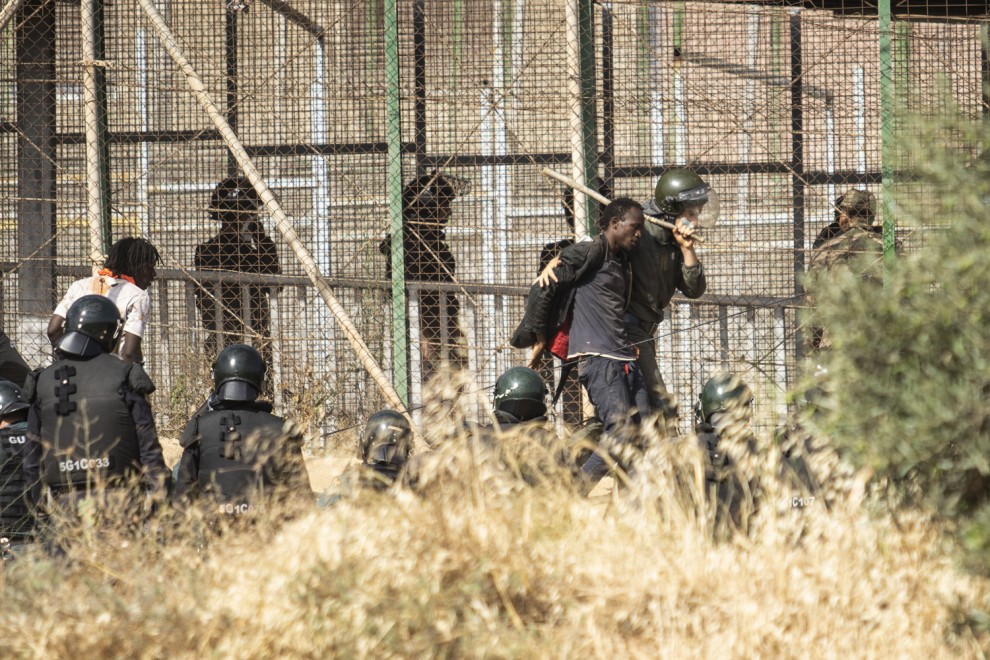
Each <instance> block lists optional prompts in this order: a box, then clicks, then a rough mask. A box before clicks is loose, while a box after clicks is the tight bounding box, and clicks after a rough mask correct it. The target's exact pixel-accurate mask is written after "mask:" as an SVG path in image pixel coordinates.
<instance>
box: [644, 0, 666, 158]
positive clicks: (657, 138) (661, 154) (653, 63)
mask: <svg viewBox="0 0 990 660" xmlns="http://www.w3.org/2000/svg"><path fill="white" fill-rule="evenodd" d="M647 16H648V20H649V30H650V68H649V71H650V79H649V81H648V83H647V84H648V86H649V90H650V156H651V161H652V165H653V166H654V167H662V166H664V165H666V162H667V160H666V159H667V154H666V149H665V148H664V139H665V136H664V107H663V90H662V89H661V88H660V81H661V80H663V78H664V72H663V70H662V68H661V66H660V58H659V57H657V53H658V52H660V48H661V47H662V42H661V32H662V30H661V25H662V18H663V15H662V13H661V10H660V8H659V7H657V6H656V5H650V6H649V8H648V9H647Z"/></svg>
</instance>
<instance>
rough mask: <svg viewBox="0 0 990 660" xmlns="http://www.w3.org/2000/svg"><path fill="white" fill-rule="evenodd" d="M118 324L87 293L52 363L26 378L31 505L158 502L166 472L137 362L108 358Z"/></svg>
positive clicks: (70, 316)
mask: <svg viewBox="0 0 990 660" xmlns="http://www.w3.org/2000/svg"><path fill="white" fill-rule="evenodd" d="M123 326H124V322H123V319H121V317H120V313H119V311H118V310H117V306H116V305H115V304H114V303H113V301H112V300H111V299H109V298H107V297H104V296H99V295H87V296H83V297H81V298H79V299H78V300H76V301H75V302H74V303H72V305H71V306H70V307H69V309H68V311H67V312H66V316H65V323H64V329H65V333H64V334H63V335H62V337H61V338H60V339H59V340H58V342H57V343H56V344H55V361H54V362H53V363H52V364H51V366H49V367H46V368H44V369H38V370H35V371H34V372H33V373H32V374H31V376H30V377H28V381H27V384H26V385H25V388H24V396H25V398H26V399H27V400H28V403H29V404H30V409H29V412H28V436H27V443H26V451H25V456H24V478H25V480H26V481H27V483H28V487H29V493H30V500H31V502H32V504H35V505H38V504H41V503H42V501H43V500H42V498H43V496H44V491H45V490H46V489H47V491H48V493H49V496H48V497H46V498H45V500H44V502H45V503H47V504H54V505H64V506H66V507H68V508H69V509H71V508H74V506H75V505H76V504H77V503H78V502H79V501H81V500H83V499H86V498H88V497H90V496H94V495H95V496H97V497H98V498H99V500H100V501H103V502H107V501H109V500H110V499H111V498H113V499H115V500H121V501H124V502H135V501H137V499H138V498H135V497H134V495H135V494H136V493H137V492H144V491H145V490H148V491H150V493H151V494H152V495H153V496H161V497H164V494H165V492H166V491H167V487H168V480H169V473H168V468H167V467H166V465H165V459H164V457H163V455H162V447H161V444H160V443H159V441H158V431H157V429H156V427H155V418H154V415H153V414H152V410H151V405H150V404H149V403H148V396H149V395H150V394H151V393H152V392H154V391H155V385H154V383H152V381H151V379H150V378H149V377H148V374H147V373H145V371H144V369H143V368H142V367H141V365H140V364H137V363H133V364H132V363H128V362H125V361H123V360H119V359H117V358H116V357H115V356H114V355H113V351H114V348H115V347H116V345H117V343H118V341H120V338H121V334H122V330H123Z"/></svg>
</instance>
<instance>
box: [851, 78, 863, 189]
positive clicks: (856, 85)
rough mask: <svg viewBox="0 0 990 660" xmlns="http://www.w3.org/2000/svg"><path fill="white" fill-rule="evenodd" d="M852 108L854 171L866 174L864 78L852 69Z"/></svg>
mask: <svg viewBox="0 0 990 660" xmlns="http://www.w3.org/2000/svg"><path fill="white" fill-rule="evenodd" d="M853 108H854V112H855V113H856V114H855V120H856V171H857V172H859V173H860V174H866V76H865V75H864V74H863V67H861V66H855V67H853Z"/></svg>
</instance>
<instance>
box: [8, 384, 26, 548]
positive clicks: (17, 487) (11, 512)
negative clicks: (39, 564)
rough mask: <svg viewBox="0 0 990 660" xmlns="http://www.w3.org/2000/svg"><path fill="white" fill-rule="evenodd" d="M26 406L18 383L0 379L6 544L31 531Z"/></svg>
mask: <svg viewBox="0 0 990 660" xmlns="http://www.w3.org/2000/svg"><path fill="white" fill-rule="evenodd" d="M29 408H30V404H28V402H27V399H25V398H24V393H23V392H22V391H21V388H20V387H18V386H17V385H15V384H14V383H11V382H10V381H7V380H0V538H5V539H7V540H8V543H9V544H10V546H16V545H18V544H20V543H24V542H26V541H29V540H30V539H31V536H32V535H33V533H34V516H33V515H32V514H31V511H30V509H29V507H28V494H27V483H26V482H25V480H24V448H25V446H26V444H27V427H28V424H27V418H28V409H29Z"/></svg>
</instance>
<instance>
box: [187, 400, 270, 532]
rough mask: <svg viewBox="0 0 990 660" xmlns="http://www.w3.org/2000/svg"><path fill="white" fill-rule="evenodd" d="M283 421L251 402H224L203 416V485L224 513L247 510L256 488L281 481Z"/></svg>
mask: <svg viewBox="0 0 990 660" xmlns="http://www.w3.org/2000/svg"><path fill="white" fill-rule="evenodd" d="M284 424H285V420H283V419H282V418H281V417H277V416H275V415H272V414H271V413H268V412H264V411H261V410H257V409H254V408H252V407H244V408H228V407H222V408H218V409H216V410H212V411H210V412H207V413H205V414H204V415H203V416H202V417H200V418H199V423H198V426H199V434H198V437H199V487H200V490H201V491H202V492H204V493H209V494H211V495H212V496H213V497H215V498H216V499H217V500H218V501H219V502H220V503H221V510H222V512H225V513H242V512H244V511H247V509H248V508H249V507H250V505H251V502H250V501H249V500H250V499H251V494H252V492H258V491H261V490H263V489H264V488H265V487H271V486H274V485H276V478H277V475H276V466H275V462H276V454H278V452H280V451H281V450H282V448H281V446H280V444H281V442H282V427H283V425H284Z"/></svg>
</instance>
